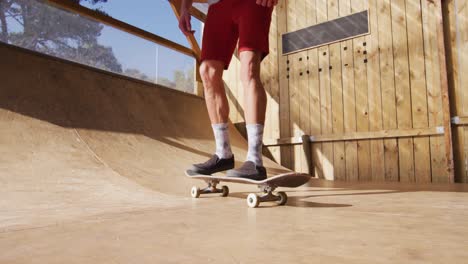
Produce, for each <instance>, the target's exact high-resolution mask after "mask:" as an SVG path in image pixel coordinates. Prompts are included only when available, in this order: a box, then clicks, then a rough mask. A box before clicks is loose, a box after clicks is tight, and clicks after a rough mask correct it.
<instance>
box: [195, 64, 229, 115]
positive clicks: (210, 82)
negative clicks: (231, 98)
mask: <svg viewBox="0 0 468 264" xmlns="http://www.w3.org/2000/svg"><path fill="white" fill-rule="evenodd" d="M223 71H224V62H222V61H217V60H205V61H203V62H202V64H201V65H200V76H201V78H202V81H203V86H204V91H205V101H206V107H207V108H208V114H209V116H210V120H211V124H219V123H227V122H228V117H229V104H228V100H227V97H226V92H225V90H224V83H223Z"/></svg>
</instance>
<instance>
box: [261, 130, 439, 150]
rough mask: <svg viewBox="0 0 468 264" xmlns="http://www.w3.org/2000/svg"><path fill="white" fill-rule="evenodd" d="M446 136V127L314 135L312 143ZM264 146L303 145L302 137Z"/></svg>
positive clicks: (311, 138) (311, 137) (283, 139)
mask: <svg viewBox="0 0 468 264" xmlns="http://www.w3.org/2000/svg"><path fill="white" fill-rule="evenodd" d="M440 135H444V127H442V126H440V127H431V128H412V129H395V130H381V131H368V132H350V133H345V134H341V135H338V134H331V135H312V136H310V141H311V142H312V143H316V142H336V141H355V140H375V139H392V138H412V137H429V136H440ZM264 144H265V145H268V146H272V145H291V144H302V140H301V137H291V138H281V139H265V140H264Z"/></svg>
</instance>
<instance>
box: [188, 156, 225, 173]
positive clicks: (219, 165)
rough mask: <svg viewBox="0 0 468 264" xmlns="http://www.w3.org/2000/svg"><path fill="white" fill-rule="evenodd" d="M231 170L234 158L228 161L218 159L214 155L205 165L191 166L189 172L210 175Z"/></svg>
mask: <svg viewBox="0 0 468 264" xmlns="http://www.w3.org/2000/svg"><path fill="white" fill-rule="evenodd" d="M232 168H234V156H232V157H231V158H229V159H220V158H219V157H218V156H217V155H216V154H214V155H213V156H212V157H211V158H210V159H209V160H207V161H206V162H205V163H199V164H193V165H192V167H191V168H190V170H191V171H193V172H195V173H198V174H203V175H211V174H213V173H216V172H220V171H226V170H230V169H232Z"/></svg>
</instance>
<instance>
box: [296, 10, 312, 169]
mask: <svg viewBox="0 0 468 264" xmlns="http://www.w3.org/2000/svg"><path fill="white" fill-rule="evenodd" d="M296 16H297V24H296V26H297V28H304V27H306V26H307V16H306V2H305V1H296ZM297 54H298V56H299V61H296V63H298V65H299V75H298V76H297V80H298V82H297V85H298V92H299V94H300V96H299V98H298V101H299V133H300V135H304V134H305V133H307V131H309V130H310V122H309V114H310V109H309V89H308V81H309V78H308V77H307V64H308V61H307V51H303V52H299V53H297ZM295 152H297V154H298V158H299V159H300V170H299V171H300V172H303V173H308V172H309V168H308V161H307V158H306V155H304V150H303V148H302V147H301V148H300V149H296V150H295Z"/></svg>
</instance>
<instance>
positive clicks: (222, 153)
mask: <svg viewBox="0 0 468 264" xmlns="http://www.w3.org/2000/svg"><path fill="white" fill-rule="evenodd" d="M211 126H212V127H213V133H214V137H215V141H216V156H218V157H219V158H220V159H230V158H231V157H232V151H231V144H230V143H229V129H228V124H227V123H221V124H212V125H211Z"/></svg>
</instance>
